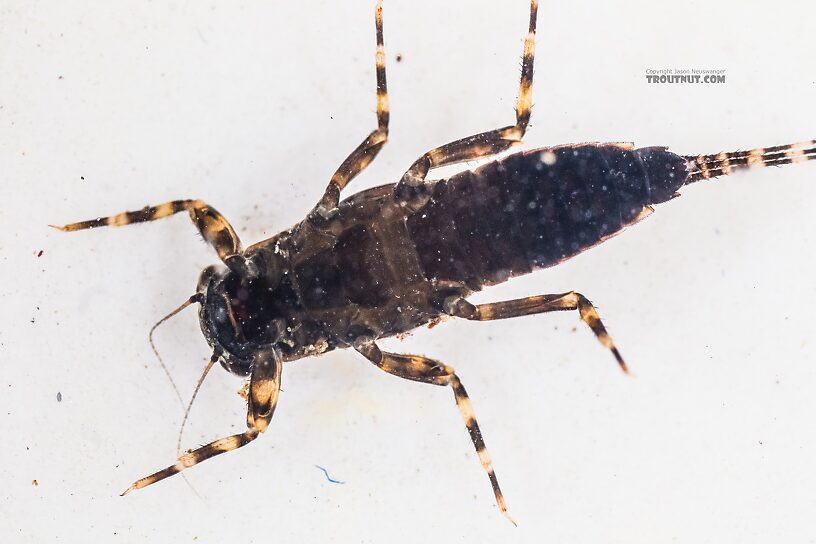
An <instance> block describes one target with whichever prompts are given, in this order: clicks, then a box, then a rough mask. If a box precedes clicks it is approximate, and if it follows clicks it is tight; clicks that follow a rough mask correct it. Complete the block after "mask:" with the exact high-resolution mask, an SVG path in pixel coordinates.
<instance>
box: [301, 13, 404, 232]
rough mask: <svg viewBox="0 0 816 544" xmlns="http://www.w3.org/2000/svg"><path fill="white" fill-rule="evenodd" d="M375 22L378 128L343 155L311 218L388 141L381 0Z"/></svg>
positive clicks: (328, 208)
mask: <svg viewBox="0 0 816 544" xmlns="http://www.w3.org/2000/svg"><path fill="white" fill-rule="evenodd" d="M374 23H375V24H376V27H377V53H376V57H375V58H376V67H377V128H376V129H374V130H373V131H372V132H371V134H369V135H368V137H367V138H366V139H365V140H363V141H362V143H361V144H360V145H358V146H357V148H356V149H355V150H354V151H352V152H351V154H350V155H349V156H348V157H346V160H344V161H343V164H341V165H340V167H339V168H338V169H337V171H336V172H335V173H334V175H333V176H332V177H331V180H330V181H329V186H328V187H326V192H325V193H323V197H322V198H321V199H320V201H319V202H318V203H317V206H315V208H314V210H313V211H312V214H311V217H313V218H314V217H315V214H317V215H318V216H319V217H322V218H323V219H326V218H328V217H329V216H330V215H331V214H332V212H333V211H334V210H336V209H337V204H338V203H339V202H340V191H342V190H343V188H344V187H345V186H346V185H348V183H349V182H350V181H351V180H352V179H354V177H355V176H357V174H359V173H360V172H362V171H363V170H365V168H366V166H368V165H369V164H370V163H371V161H373V160H374V157H376V156H377V153H379V152H380V149H382V146H384V145H385V142H387V141H388V118H389V111H388V87H387V85H386V81H385V48H384V46H383V22H382V0H378V1H377V7H376V9H375V11H374Z"/></svg>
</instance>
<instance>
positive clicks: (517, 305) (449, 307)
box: [444, 291, 629, 372]
mask: <svg viewBox="0 0 816 544" xmlns="http://www.w3.org/2000/svg"><path fill="white" fill-rule="evenodd" d="M444 306H445V312H447V313H448V314H450V315H452V316H455V317H462V318H465V319H472V320H474V321H491V320H493V319H506V318H508V317H520V316H523V315H531V314H543V313H547V312H562V311H565V310H578V313H579V314H580V316H581V319H582V320H583V322H584V323H586V324H587V325H589V328H590V329H592V332H594V333H595V336H597V337H598V340H599V341H600V342H601V344H603V345H604V346H605V347H607V348H609V350H610V351H612V355H614V356H615V360H616V361H617V362H618V364H619V365H620V367H621V369H623V371H624V372H628V371H629V370H628V369H627V367H626V363H625V362H624V361H623V357H621V354H620V352H619V351H618V348H617V347H615V343H614V342H612V337H611V336H609V333H608V332H606V327H604V325H603V323H602V322H601V318H600V317H599V316H598V311H597V310H596V309H595V306H593V305H592V303H591V302H590V301H589V300H587V298H586V297H585V296H584V295H582V294H580V293H576V292H575V291H570V292H569V293H562V294H560V295H538V296H532V297H527V298H520V299H516V300H507V301H503V302H493V303H490V304H479V305H473V304H471V303H470V302H468V301H466V300H465V299H463V298H460V297H456V296H454V297H450V298H449V299H448V300H447V301H445V305H444Z"/></svg>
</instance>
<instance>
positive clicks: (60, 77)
mask: <svg viewBox="0 0 816 544" xmlns="http://www.w3.org/2000/svg"><path fill="white" fill-rule="evenodd" d="M57 79H65V78H64V77H62V76H59V77H58V78H57Z"/></svg>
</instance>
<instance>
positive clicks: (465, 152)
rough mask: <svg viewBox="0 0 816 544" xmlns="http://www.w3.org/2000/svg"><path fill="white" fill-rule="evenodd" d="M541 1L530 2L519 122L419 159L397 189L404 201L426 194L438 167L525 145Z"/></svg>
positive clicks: (517, 105) (519, 104) (426, 154)
mask: <svg viewBox="0 0 816 544" xmlns="http://www.w3.org/2000/svg"><path fill="white" fill-rule="evenodd" d="M537 14H538V0H531V2H530V23H529V30H528V32H527V36H526V37H525V38H524V55H523V58H522V65H521V81H520V83H519V95H518V100H517V101H516V123H515V124H514V125H510V126H506V127H503V128H499V129H495V130H490V131H487V132H482V133H479V134H475V135H473V136H469V137H467V138H462V139H461V140H456V141H454V142H451V143H448V144H445V145H443V146H440V147H437V148H434V149H432V150H430V151H428V152H427V153H425V154H424V155H422V156H421V157H420V158H418V159H417V160H416V161H415V162H414V163H413V164H412V165H411V167H410V168H408V171H406V172H405V174H403V176H402V179H401V180H400V182H399V183H398V184H397V187H396V188H395V194H396V195H397V197H398V198H401V199H403V200H411V199H412V198H416V197H418V196H419V195H421V194H422V191H421V186H422V185H423V183H424V182H425V178H426V177H427V175H428V172H429V171H430V170H432V169H434V168H438V167H440V166H445V165H449V164H456V163H459V162H464V161H469V160H474V159H478V158H482V157H488V156H490V155H495V154H496V153H500V152H502V151H504V150H506V149H509V148H510V147H512V146H514V145H516V144H519V143H521V139H522V138H523V137H524V133H525V132H526V130H527V124H528V123H529V121H530V112H531V109H532V90H533V61H534V58H535V33H536V19H537Z"/></svg>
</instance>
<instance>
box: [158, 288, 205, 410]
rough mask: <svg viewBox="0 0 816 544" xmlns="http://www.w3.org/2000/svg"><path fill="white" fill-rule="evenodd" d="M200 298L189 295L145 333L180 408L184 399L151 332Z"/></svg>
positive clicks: (200, 299)
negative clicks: (182, 302)
mask: <svg viewBox="0 0 816 544" xmlns="http://www.w3.org/2000/svg"><path fill="white" fill-rule="evenodd" d="M202 299H203V297H202V295H201V293H196V294H195V295H193V296H191V297H190V298H188V299H187V300H186V301H185V302H184V304H182V305H181V306H179V307H178V308H176V309H175V310H173V311H172V312H170V313H169V314H167V315H166V316H164V317H162V318H161V319H160V320H159V321H158V323H156V324H155V325H153V327H151V329H150V333H148V335H147V339H148V341H149V342H150V347H151V349H153V353H154V354H155V355H156V359H158V360H159V364H160V365H161V367H162V370H164V374H165V375H166V376H167V379H168V380H170V385H172V386H173V391H175V392H176V397H178V399H179V402H180V403H181V407H182V408H184V407H185V404H184V399H183V398H182V397H181V393H180V392H179V388H178V386H177V385H176V382H175V381H174V380H173V376H171V375H170V370H169V369H168V368H167V365H165V364H164V360H162V358H161V355H159V350H157V349H156V344H155V343H154V342H153V332H154V331H155V330H156V329H157V328H158V327H159V325H161V324H162V323H164V322H165V321H167V320H168V319H170V318H171V317H174V316H175V315H176V314H178V313H179V312H181V311H182V310H184V309H185V308H187V307H188V306H190V305H191V304H193V303H196V302H198V303H199V304H200V303H201V302H202ZM186 417H187V416H186V415H185V418H186Z"/></svg>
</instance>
